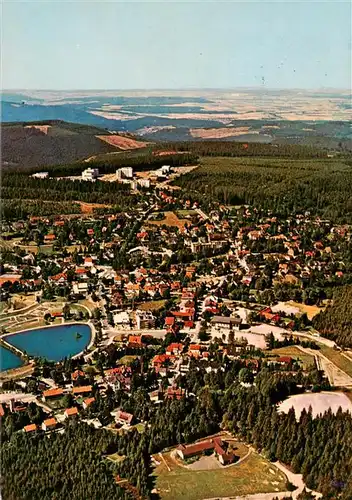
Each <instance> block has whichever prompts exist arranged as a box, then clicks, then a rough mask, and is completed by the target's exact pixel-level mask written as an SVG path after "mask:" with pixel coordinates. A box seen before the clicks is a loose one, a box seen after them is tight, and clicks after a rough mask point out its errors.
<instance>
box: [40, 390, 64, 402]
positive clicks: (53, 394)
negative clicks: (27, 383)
mask: <svg viewBox="0 0 352 500" xmlns="http://www.w3.org/2000/svg"><path fill="white" fill-rule="evenodd" d="M63 394H64V391H63V390H62V389H60V388H58V387H56V388H55V387H54V388H52V389H48V390H47V391H44V392H43V394H42V399H43V401H48V400H50V399H58V398H61V397H62V396H63Z"/></svg>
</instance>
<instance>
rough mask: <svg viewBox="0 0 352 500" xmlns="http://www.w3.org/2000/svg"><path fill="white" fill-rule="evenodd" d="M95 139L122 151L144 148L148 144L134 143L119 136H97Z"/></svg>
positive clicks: (133, 140) (128, 138)
mask: <svg viewBox="0 0 352 500" xmlns="http://www.w3.org/2000/svg"><path fill="white" fill-rule="evenodd" d="M96 137H97V138H98V139H100V140H102V141H104V142H107V143H108V144H111V146H115V147H117V148H119V149H122V150H124V151H125V150H128V149H139V148H144V147H145V146H147V144H149V143H148V142H143V141H136V140H135V139H131V138H130V137H122V136H120V135H97V136H96Z"/></svg>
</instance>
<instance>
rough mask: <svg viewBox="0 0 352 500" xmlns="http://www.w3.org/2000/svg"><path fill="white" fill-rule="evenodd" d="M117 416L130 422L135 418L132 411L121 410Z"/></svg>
mask: <svg viewBox="0 0 352 500" xmlns="http://www.w3.org/2000/svg"><path fill="white" fill-rule="evenodd" d="M116 418H117V419H119V420H122V421H123V422H126V423H127V424H130V423H131V422H132V420H133V415H132V414H131V413H127V412H125V411H121V410H119V411H118V412H117V414H116Z"/></svg>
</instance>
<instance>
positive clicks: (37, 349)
mask: <svg viewBox="0 0 352 500" xmlns="http://www.w3.org/2000/svg"><path fill="white" fill-rule="evenodd" d="M192 168H195V167H192ZM182 169H184V172H188V171H189V167H178V168H177V169H174V168H173V167H170V166H168V165H165V166H163V167H161V168H160V169H158V170H157V171H150V172H147V173H146V172H143V176H141V175H135V173H134V172H133V169H132V168H130V167H129V168H121V169H119V170H117V172H116V175H115V174H109V178H108V179H105V182H115V183H123V184H128V185H129V188H130V189H131V195H130V196H132V197H133V199H134V208H133V210H131V211H128V212H120V213H113V211H111V210H109V209H108V208H100V209H98V210H96V211H95V212H94V211H93V210H91V211H89V212H88V213H85V214H83V213H82V214H66V215H64V214H62V215H59V214H58V215H55V216H54V215H51V216H30V217H28V219H25V220H7V221H3V222H2V228H1V230H2V231H1V232H2V247H3V248H2V255H1V275H0V285H1V290H0V293H1V302H2V304H1V306H2V309H1V313H0V327H1V338H0V343H1V346H0V347H1V351H2V367H1V369H2V372H1V374H0V382H1V389H2V390H1V394H0V401H1V405H0V415H1V417H2V421H3V424H2V428H1V433H2V437H3V439H4V440H5V441H6V440H8V439H10V437H11V435H12V434H13V433H22V434H24V435H26V436H27V435H28V436H30V435H38V434H45V435H48V436H50V435H56V434H65V433H67V432H70V431H69V429H70V426H78V425H85V424H86V425H89V426H91V427H92V428H94V429H102V430H105V431H107V432H109V433H110V435H111V437H110V438H109V439H116V436H124V437H125V439H127V440H128V439H134V440H135V439H137V438H136V437H135V436H143V434H144V433H146V432H153V433H154V434H153V435H154V440H153V442H152V445H151V446H150V447H149V448H150V449H149V454H148V456H149V455H150V457H151V458H150V460H151V464H152V465H153V467H154V468H155V470H156V471H157V472H156V474H157V476H158V471H159V472H160V470H161V469H162V468H164V471H163V473H161V472H160V473H159V476H158V479H157V481H156V486H155V487H154V490H153V491H154V493H157V494H160V496H161V498H176V496H173V493H171V494H170V495H169V496H168V495H167V493H165V491H166V489H165V488H166V486H165V485H166V483H167V481H169V479H168V474H167V472H168V471H170V470H171V468H175V467H176V468H178V469H180V468H182V467H186V469H185V470H187V468H188V469H189V470H202V468H203V467H204V468H205V467H206V468H209V469H212V468H214V469H215V471H214V473H217V471H219V473H220V471H221V470H222V469H221V468H224V469H223V470H230V469H226V467H230V466H231V464H236V463H237V464H238V467H240V463H241V462H242V460H245V459H246V457H247V456H249V455H251V459H252V460H258V458H257V455H256V452H255V451H253V450H252V448H251V447H250V445H249V443H247V444H246V437H245V436H246V434H245V431H244V430H243V426H242V427H241V426H238V425H239V424H238V422H239V420H238V422H237V424H233V423H231V424H230V422H229V423H228V424H226V423H225V421H224V418H225V417H224V418H223V419H222V423H221V419H220V421H219V418H220V417H219V415H217V411H218V410H216V409H215V407H216V403H215V400H214V397H213V396H211V393H210V392H209V394H208V396H207V391H209V390H211V391H215V392H218V393H221V394H222V393H223V395H224V396H223V397H225V396H226V394H227V392H228V391H231V390H236V391H239V392H238V394H237V393H236V394H237V396H235V395H234V396H233V397H234V398H235V397H239V394H242V392H240V391H242V390H243V391H244V390H251V388H252V389H253V388H254V387H255V386H256V387H261V384H264V381H265V380H266V378H267V379H268V381H269V380H270V381H271V382H270V383H271V384H273V388H272V393H270V398H271V402H273V401H274V403H275V405H276V408H277V410H279V411H281V412H283V413H286V414H288V415H290V408H291V406H293V407H295V399H294V398H300V399H299V400H298V403H297V404H298V405H299V404H303V405H304V406H305V407H306V409H307V411H308V408H309V407H310V411H311V412H312V414H313V416H316V415H320V414H321V413H323V412H324V411H325V410H327V409H328V408H329V407H330V408H334V409H335V410H336V411H337V409H338V408H339V407H342V409H343V410H349V411H351V407H352V404H351V394H350V393H349V390H351V389H352V370H351V369H350V368H349V370H348V369H347V370H346V365H347V362H348V361H349V362H351V354H350V351H348V352H347V353H344V352H343V350H342V349H341V347H339V346H338V345H337V344H336V343H335V341H334V340H331V339H328V338H325V337H323V336H321V335H320V332H319V331H318V330H317V329H316V325H315V320H314V318H315V317H316V316H317V315H319V312H320V311H321V310H323V309H324V308H325V307H326V305H327V304H328V303H329V301H330V300H331V298H332V297H331V295H330V294H329V291H327V290H329V289H330V287H331V285H336V286H340V285H344V284H348V283H349V274H348V272H347V273H346V264H345V262H346V259H345V256H346V255H347V253H348V252H350V246H349V245H350V238H351V228H350V226H348V225H347V224H340V225H337V224H334V223H332V222H331V221H330V220H323V219H322V218H320V217H318V216H314V215H312V214H311V213H309V212H304V213H301V214H295V215H292V216H289V217H280V216H279V215H277V214H274V213H273V211H272V210H265V209H263V208H259V207H255V206H250V205H237V206H235V205H232V206H230V205H224V204H220V203H218V202H216V201H214V202H213V203H212V205H211V206H209V203H206V204H203V203H202V199H201V197H199V196H197V194H196V193H195V194H193V193H192V194H191V193H189V194H187V193H185V192H184V191H183V190H182V189H180V188H179V187H178V186H177V185H174V184H173V182H172V181H173V180H174V179H175V178H177V177H178V176H180V175H182ZM137 174H138V172H137ZM33 177H36V178H37V179H38V180H40V179H45V178H47V177H48V175H47V172H40V173H39V174H35V175H34V176H33ZM86 181H90V182H96V183H99V182H104V179H100V176H99V172H98V171H97V170H96V169H90V168H88V169H87V170H85V171H84V172H82V176H81V182H86ZM57 182H63V179H61V180H58V181H57ZM348 371H349V373H348ZM272 377H274V378H272ZM281 379H282V380H284V379H285V381H286V383H287V384H288V385H287V386H285V388H282V387H281V388H278V387H277V386H275V387H274V385H275V384H277V383H278V381H280V380H281ZM235 380H236V382H234V381H235ZM274 380H276V382H275V384H274ZM268 383H269V382H268ZM234 385H235V386H236V389H231V388H232V387H233V386H234ZM234 394H235V393H234ZM268 394H269V393H268ZM242 396H243V394H242ZM242 396H241V397H242ZM288 396H291V397H292V399H291V400H286V398H287V397H288ZM208 398H210V399H211V401H210V402H209V401H207V402H206V400H208ZM212 398H213V399H212ZM302 398H303V399H302ZM305 398H307V399H305ZM315 398H316V399H315ZM175 401H177V402H180V404H181V403H182V404H184V405H186V406H187V405H191V406H192V405H193V406H194V407H195V408H198V406H199V405H200V407H201V406H202V405H203V408H207V412H208V413H209V415H208V416H207V418H206V419H205V420H204V421H200V423H199V428H197V430H195V429H194V430H193V431H190V430H187V429H186V430H185V429H183V430H182V429H181V428H179V424H177V419H176V420H175V421H174V422H175V423H174V425H175V430H174V432H175V433H176V434H175V436H173V437H171V436H168V437H167V438H166V437H164V438H161V437H160V436H158V439H157V438H156V435H157V432H159V433H160V432H161V430H160V429H159V427H158V426H160V423H158V418H159V417H160V415H161V412H162V411H167V408H169V407H170V408H173V407H172V406H170V405H172V404H173V403H174V402H175ZM290 401H291V402H290ZM302 401H303V403H302ZM288 403H289V404H288ZM219 404H220V403H219ZM297 408H298V406H297ZM163 409H165V410H163ZM277 410H276V409H275V411H277ZM170 411H171V410H170ZM172 411H176V410H175V409H174V410H172ZM233 411H234V410H232V412H233ZM231 415H232V414H231V410H230V409H229V410H228V414H226V422H227V421H230V419H231ZM232 416H233V415H232ZM296 416H297V418H299V414H297V415H296ZM237 418H238V419H241V418H243V417H240V416H239V415H238V416H237ZM217 422H218V423H217ZM220 424H221V425H220ZM153 429H155V432H154V431H153ZM158 429H159V431H158ZM126 436H127V437H126ZM128 436H130V438H129V437H128ZM131 436H134V437H133V438H132V437H131ZM121 439H122V437H121ZM177 444H178V446H177V447H176V448H175V449H174V451H171V453H170V451H167V452H166V453H165V454H164V453H163V454H162V453H161V451H162V450H163V449H164V448H167V447H168V446H172V445H175V446H176V445H177ZM114 446H115V448H116V449H117V448H118V446H117V445H116V442H115V445H114ZM121 446H122V445H121ZM124 446H125V445H124ZM111 447H112V449H113V448H114V447H113V446H111ZM107 460H108V461H110V463H113V464H114V465H116V467H117V471H118V472H116V478H117V479H116V484H117V485H119V487H120V488H123V489H124V490H125V491H129V492H130V493H131V494H133V495H137V496H136V498H137V497H138V495H141V497H144V496H145V495H146V490H147V489H148V487H147V485H146V482H147V479H145V482H142V479H140V478H139V479H138V481H137V479H136V477H137V476H134V475H133V474H132V475H131V473H129V472H128V469H129V468H128V464H127V460H126V458H125V457H124V454H121V453H120V451H118V452H116V451H114V450H113V451H112V453H110V454H109V455H108V457H107ZM124 464H125V465H124ZM197 464H198V465H197ZM204 464H206V465H204ZM197 467H198V468H197ZM258 467H259V465H258ZM261 467H264V468H265V471H264V469H263V470H262V469H260V470H261V472H260V474H262V475H263V477H264V476H265V474H266V473H267V470H268V467H270V462H267V463H266V464H265V465H262V466H261ZM294 470H295V471H296V472H298V471H299V470H300V469H299V467H298V466H296V468H295V469H294ZM285 472H286V474H287V477H290V481H291V482H294V481H295V475H294V474H292V473H290V472H289V471H287V470H286V469H282V470H281V469H277V468H275V469H271V472H270V473H269V474H268V477H269V479H270V476H271V475H272V478H271V481H268V482H267V483H268V486H267V491H272V492H274V493H275V492H276V491H277V492H280V491H282V490H287V488H288V486H287V485H288V484H289V482H290V481H289V480H287V481H286V480H285V479H284V478H285ZM138 477H139V476H138ZM177 477H179V476H177ZM187 477H188V476H187ZM292 477H293V479H292ZM163 478H164V479H163ZM186 480H187V479H186ZM165 481H166V482H165ZM229 481H230V483H231V480H230V479H229ZM230 483H229V484H230ZM230 486H231V485H230ZM278 486H280V487H278ZM291 486H292V485H291ZM297 486H298V483H297V485H294V488H296V487H297ZM312 486H314V482H313V481H311V483H310V484H308V485H307V487H310V489H311V490H312V489H314V488H312ZM280 488H281V489H280ZM259 491H261V490H258V492H259ZM301 491H302V488H301ZM213 493H214V494H213V495H212V496H214V497H215V496H216V495H217V494H218V493H217V492H216V491H213ZM229 494H230V489H229V490H226V488H225V490H224V492H223V495H222V496H225V495H229ZM312 495H313V496H312V498H315V496H314V492H313V493H312ZM316 495H317V497H318V493H317V494H316ZM177 498H178V497H177ZM187 498H191V496H189V497H187ZM192 498H193V497H192ZM307 498H308V497H307ZM309 498H310V497H309Z"/></svg>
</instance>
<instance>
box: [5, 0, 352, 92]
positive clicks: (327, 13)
mask: <svg viewBox="0 0 352 500" xmlns="http://www.w3.org/2000/svg"><path fill="white" fill-rule="evenodd" d="M2 19H3V20H2V47H3V48H2V72H3V76H2V88H4V89H15V88H17V89H137V88H138V89H152V88H235V87H248V86H249V87H253V86H263V85H265V86H267V87H268V88H311V89H313V88H321V87H335V88H350V87H351V4H350V2H338V1H330V2H329V1H327V2H316V1H313V0H306V1H304V2H296V1H292V2H289V1H274V2H267V1H264V0H262V1H258V2H254V1H246V2H244V1H243V2H230V1H228V2H210V1H198V2H187V1H181V2H180V1H179V2H172V1H159V2H146V1H144V2H134V1H131V0H130V1H128V2H118V1H112V2H105V1H102V0H101V1H95V2H92V1H79V0H77V1H72V2H68V1H63V0H61V1H60V2H54V1H51V0H46V1H33V0H27V1H26V2H19V1H17V0H3V6H2Z"/></svg>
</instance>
